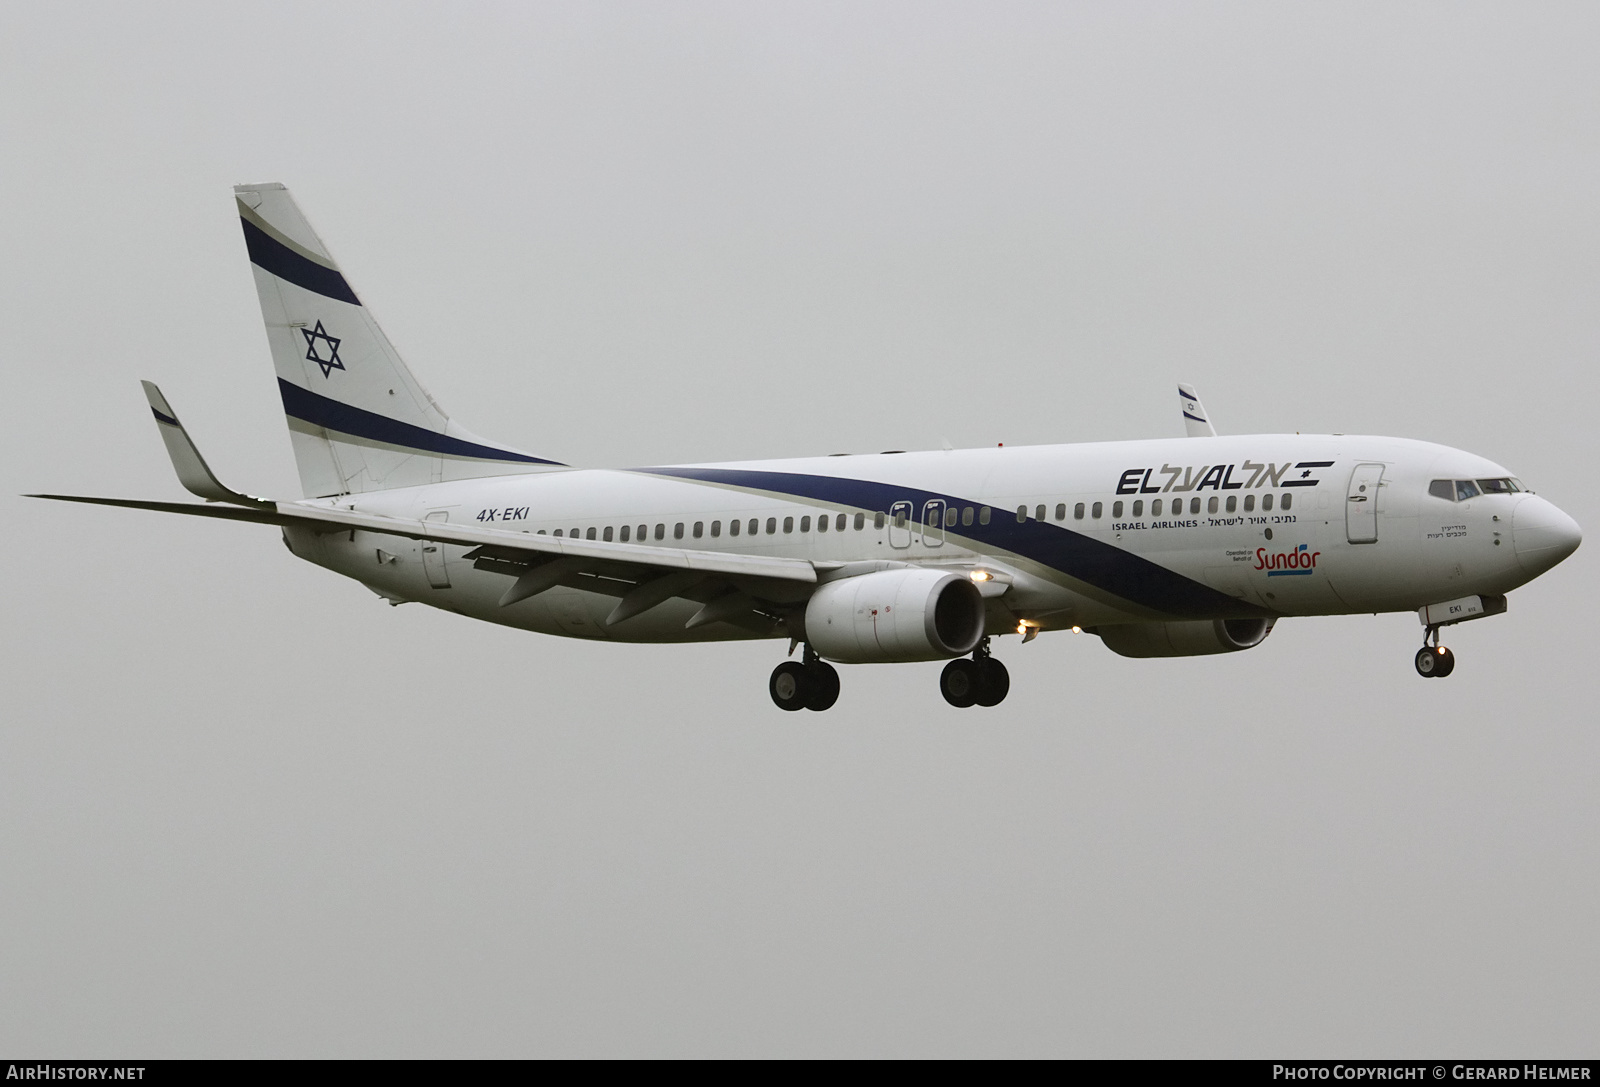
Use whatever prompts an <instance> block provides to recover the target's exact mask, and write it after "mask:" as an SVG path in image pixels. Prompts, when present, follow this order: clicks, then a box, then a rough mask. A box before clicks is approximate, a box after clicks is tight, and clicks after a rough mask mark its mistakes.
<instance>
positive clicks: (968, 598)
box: [804, 568, 984, 664]
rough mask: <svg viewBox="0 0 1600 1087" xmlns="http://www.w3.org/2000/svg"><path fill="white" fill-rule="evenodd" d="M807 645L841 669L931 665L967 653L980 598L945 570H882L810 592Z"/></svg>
mask: <svg viewBox="0 0 1600 1087" xmlns="http://www.w3.org/2000/svg"><path fill="white" fill-rule="evenodd" d="M804 623H805V632H806V642H807V643H808V644H809V645H810V646H811V648H812V649H814V650H816V651H817V653H818V654H819V655H820V656H822V657H825V658H827V659H828V660H834V661H839V662H841V663H845V664H868V663H880V662H892V661H930V660H944V659H945V658H947V657H959V656H961V655H962V654H963V653H970V652H972V649H973V647H974V646H976V645H977V644H978V641H979V639H981V638H982V637H983V626H984V606H983V597H982V596H980V595H979V594H978V589H977V587H976V586H975V585H973V584H972V580H971V579H970V578H968V577H965V576H963V575H961V574H955V573H951V572H950V571H948V570H932V569H915V568H908V569H903V570H880V571H878V572H877V573H874V574H859V575H857V576H855V577H849V578H844V579H843V580H840V581H834V582H829V583H828V584H826V585H823V586H821V587H820V588H818V589H817V591H816V592H814V593H812V594H811V599H810V600H809V601H807V602H806V611H805V619H804Z"/></svg>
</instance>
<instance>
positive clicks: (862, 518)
mask: <svg viewBox="0 0 1600 1087" xmlns="http://www.w3.org/2000/svg"><path fill="white" fill-rule="evenodd" d="M839 516H840V517H843V516H844V514H842V513H841V514H840V515H839ZM839 527H840V528H843V527H844V524H843V523H842V522H841V523H840V525H839ZM866 527H867V515H866V514H864V513H858V514H856V531H857V532H860V531H861V530H862V529H864V528H866Z"/></svg>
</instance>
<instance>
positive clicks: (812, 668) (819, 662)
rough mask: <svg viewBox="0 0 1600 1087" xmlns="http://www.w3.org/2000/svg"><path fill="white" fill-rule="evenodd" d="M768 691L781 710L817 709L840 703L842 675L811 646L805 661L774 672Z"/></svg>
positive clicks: (807, 649)
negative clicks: (840, 679)
mask: <svg viewBox="0 0 1600 1087" xmlns="http://www.w3.org/2000/svg"><path fill="white" fill-rule="evenodd" d="M767 691H768V693H770V694H771V695H772V701H774V702H776V703H777V704H778V708H779V709H780V710H816V711H818V712H819V713H820V712H821V711H823V710H825V709H827V708H828V707H830V706H832V705H833V704H834V703H835V702H837V701H839V673H838V672H836V671H834V668H833V665H831V664H829V663H828V662H827V661H825V660H823V659H822V658H821V657H819V656H817V654H816V652H815V651H814V650H813V649H812V648H811V647H810V646H809V645H808V646H806V649H805V653H804V654H803V658H802V659H801V660H797V661H784V662H783V663H782V664H780V665H778V667H776V668H774V669H773V670H772V678H771V679H770V680H768V681H767Z"/></svg>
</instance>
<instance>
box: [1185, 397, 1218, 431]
mask: <svg viewBox="0 0 1600 1087" xmlns="http://www.w3.org/2000/svg"><path fill="white" fill-rule="evenodd" d="M1178 403H1179V405H1180V406H1181V407H1182V408H1183V429H1184V431H1185V432H1186V433H1187V434H1188V435H1189V437H1191V438H1215V437H1216V436H1217V428H1216V427H1214V426H1212V425H1211V416H1209V415H1207V414H1206V409H1205V408H1204V407H1203V406H1201V404H1200V394H1199V393H1197V392H1195V391H1194V386H1193V385H1183V384H1179V386H1178Z"/></svg>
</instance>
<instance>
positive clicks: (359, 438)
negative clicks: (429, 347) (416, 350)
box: [234, 183, 559, 497]
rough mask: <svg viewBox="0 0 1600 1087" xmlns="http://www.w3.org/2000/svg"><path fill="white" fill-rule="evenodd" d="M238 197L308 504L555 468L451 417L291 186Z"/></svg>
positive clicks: (247, 189)
mask: <svg viewBox="0 0 1600 1087" xmlns="http://www.w3.org/2000/svg"><path fill="white" fill-rule="evenodd" d="M234 196H235V198H236V202H237V204H238V210H239V219H240V225H241V226H242V227H243V228H244V238H245V246H246V248H247V249H248V250H249V253H250V264H251V270H252V271H253V272H254V273H255V279H256V293H257V295H258V296H259V297H260V299H261V316H262V318H263V319H264V320H265V321H266V324H267V340H268V342H269V343H270V344H271V347H272V362H273V366H274V367H275V368H276V369H277V372H278V391H279V393H280V394H281V395H282V397H283V410H284V414H285V415H286V416H287V417H288V423H289V435H290V438H291V440H292V441H293V443H294V457H295V463H296V465H297V466H298V467H299V469H300V483H301V486H302V487H303V488H304V490H305V493H306V496H307V497H315V496H319V495H330V494H348V493H355V492H361V491H378V490H387V489H390V488H394V487H412V486H417V485H419V484H423V483H438V482H442V481H444V480H451V479H472V478H476V477H478V476H495V475H507V474H512V473H522V472H530V471H538V470H539V469H541V468H546V467H559V465H557V463H556V462H555V461H549V460H544V459H542V458H539V457H535V456H531V455H529V454H527V453H523V452H520V451H518V450H515V449H510V448H507V447H505V446H501V445H499V444H497V443H492V442H488V441H485V440H484V439H482V438H479V437H478V436H477V435H475V434H473V433H471V432H470V431H467V430H465V429H463V428H462V427H460V426H458V425H457V424H456V423H454V422H452V421H451V419H450V417H449V416H448V415H446V414H445V413H444V410H443V409H442V408H440V407H439V405H438V404H436V403H434V400H433V398H432V397H431V396H429V395H428V393H427V391H426V390H425V389H423V387H422V386H421V384H419V383H418V382H417V379H416V378H415V377H413V376H412V374H411V371H410V370H409V369H408V368H407V367H406V364H405V363H404V362H402V361H401V359H400V356H399V354H398V353H397V352H396V351H395V349H394V346H393V345H392V344H391V343H390V342H389V338H388V337H387V336H385V335H384V334H383V330H382V329H381V328H379V327H378V323H377V321H375V320H374V319H373V317H372V314H371V313H369V312H368V311H367V308H366V307H365V306H363V305H362V304H361V299H360V298H358V297H357V296H356V293H355V291H354V290H352V289H351V287H350V284H349V282H348V281H347V280H346V279H345V277H344V273H343V272H341V271H340V270H339V266H338V264H337V263H335V262H334V260H333V258H332V257H331V256H330V255H329V254H328V250H327V247H326V246H325V245H323V244H322V239H321V238H319V237H317V233H316V231H314V230H312V229H311V224H310V223H308V222H307V221H306V218H305V216H304V215H302V214H301V213H300V209H299V207H298V206H296V204H295V202H294V198H293V197H291V196H290V195H289V190H287V189H285V188H284V187H283V186H282V185H279V184H277V183H272V184H265V185H239V186H236V187H235V188H234Z"/></svg>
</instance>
